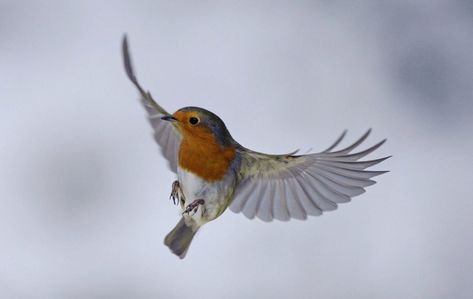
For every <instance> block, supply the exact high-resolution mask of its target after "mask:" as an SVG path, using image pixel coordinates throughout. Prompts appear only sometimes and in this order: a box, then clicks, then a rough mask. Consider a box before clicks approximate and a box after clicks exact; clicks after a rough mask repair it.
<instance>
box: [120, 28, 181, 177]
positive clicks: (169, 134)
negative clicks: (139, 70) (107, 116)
mask: <svg viewBox="0 0 473 299" xmlns="http://www.w3.org/2000/svg"><path fill="white" fill-rule="evenodd" d="M122 51H123V63H124V64H125V71H126V74H127V76H128V78H129V79H130V80H131V82H133V84H134V85H135V86H136V88H137V89H138V91H139V92H140V95H141V102H142V103H143V106H144V107H145V109H146V112H147V113H148V119H149V122H150V123H151V126H152V127H153V129H154V138H155V140H156V142H158V144H159V145H160V147H161V152H162V154H163V156H164V157H165V158H166V159H167V160H168V162H169V167H170V168H171V170H172V171H174V172H177V153H178V150H179V145H180V143H181V135H180V133H179V132H178V130H177V129H176V128H175V127H174V125H173V124H172V123H171V122H168V121H165V120H162V119H161V117H162V116H164V115H169V113H168V112H167V111H166V110H164V109H163V108H162V107H161V106H160V105H159V104H158V103H156V101H155V100H154V99H153V97H152V96H151V93H150V92H149V91H145V90H144V89H143V88H142V87H141V85H140V84H139V83H138V80H137V79H136V76H135V72H134V71H133V66H132V64H131V58H130V51H129V50H128V42H127V38H126V36H125V37H124V38H123V43H122Z"/></svg>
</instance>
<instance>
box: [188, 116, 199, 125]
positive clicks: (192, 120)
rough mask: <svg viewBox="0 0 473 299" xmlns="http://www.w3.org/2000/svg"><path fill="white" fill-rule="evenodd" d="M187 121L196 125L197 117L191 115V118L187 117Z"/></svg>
mask: <svg viewBox="0 0 473 299" xmlns="http://www.w3.org/2000/svg"><path fill="white" fill-rule="evenodd" d="M189 123H190V124H191V125H196V124H198V123H199V119H198V118H197V117H194V116H192V117H191V118H189Z"/></svg>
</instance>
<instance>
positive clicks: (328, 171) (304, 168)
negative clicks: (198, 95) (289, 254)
mask: <svg viewBox="0 0 473 299" xmlns="http://www.w3.org/2000/svg"><path fill="white" fill-rule="evenodd" d="M122 50H123V59H124V64H125V70H126V73H127V75H128V78H129V79H130V80H131V82H133V84H134V85H135V86H136V88H137V89H138V91H139V93H140V95H141V101H142V103H143V105H144V107H145V109H146V111H147V113H148V118H149V121H150V123H151V125H152V127H153V129H154V137H155V139H156V141H157V143H158V144H159V145H160V147H161V152H162V154H163V155H164V157H165V158H166V159H167V160H168V162H169V166H170V168H171V170H172V171H173V172H175V173H176V174H177V180H176V181H175V182H174V183H173V185H172V191H171V195H170V198H171V199H172V200H173V201H174V203H175V204H177V205H179V207H180V209H181V213H182V217H181V219H180V221H179V223H178V224H177V225H176V227H175V228H174V229H173V230H172V231H171V232H170V233H169V234H168V235H167V236H166V238H165V239H164V244H165V245H166V246H168V247H169V248H170V250H171V251H172V252H173V253H174V254H176V255H177V256H179V257H180V258H181V259H182V258H184V257H185V255H186V253H187V250H188V249H189V245H190V243H191V241H192V239H193V237H194V235H195V233H196V232H197V231H198V230H199V228H200V227H201V226H202V225H204V224H205V223H207V222H209V221H212V220H214V219H216V218H217V217H219V216H220V215H221V214H222V213H223V212H224V211H225V210H226V208H227V207H229V208H230V210H231V211H233V212H235V213H239V212H242V213H243V214H244V215H245V216H246V217H248V218H250V219H253V218H255V217H258V218H259V219H261V220H263V221H271V220H273V219H277V220H282V221H287V220H289V219H291V218H295V219H301V220H304V219H306V218H307V216H318V215H322V213H323V212H324V211H331V210H335V209H336V208H337V204H340V203H345V202H349V201H350V199H351V198H352V197H354V196H357V195H360V194H362V193H364V192H365V188H366V187H368V186H370V185H373V184H375V181H373V180H371V178H372V177H374V176H377V175H380V174H383V173H385V172H387V171H368V170H365V169H366V168H368V167H370V166H373V165H376V164H378V163H380V162H382V161H384V160H386V159H387V158H389V157H384V158H381V159H376V160H369V161H359V160H360V159H361V158H363V157H364V156H366V155H368V154H370V153H371V152H373V151H375V150H376V149H377V148H379V147H380V146H381V145H382V144H383V143H384V142H385V141H386V139H384V140H382V141H381V142H379V143H377V144H375V145H374V146H372V147H370V148H368V149H366V150H364V151H360V152H357V153H351V152H352V151H353V150H354V149H355V148H356V147H357V146H358V145H360V144H361V143H362V142H363V141H365V139H366V138H367V137H368V135H369V134H370V131H371V130H368V131H367V132H366V133H365V134H364V135H363V136H362V137H361V138H360V139H358V140H357V141H356V142H355V143H353V144H352V145H351V146H349V147H347V148H344V149H342V150H337V151H335V150H334V148H335V147H336V146H337V145H338V144H339V143H340V142H341V141H342V139H343V137H344V136H345V134H346V131H344V132H343V133H342V135H341V136H340V137H339V138H338V139H337V140H336V141H335V142H334V143H333V144H332V145H331V146H330V147H329V148H327V149H326V150H325V151H322V152H319V153H312V154H304V155H297V152H298V151H295V152H292V153H289V154H284V155H268V154H264V153H259V152H255V151H252V150H250V149H247V148H245V147H243V146H242V145H240V144H239V143H238V142H236V141H235V140H234V139H233V138H232V136H231V135H230V132H229V131H228V130H227V128H226V126H225V123H224V122H223V121H222V120H221V119H220V117H218V116H217V115H216V114H214V113H212V112H210V111H208V110H205V109H203V108H199V107H185V108H181V109H179V110H177V111H176V112H175V113H173V114H169V113H168V112H167V111H166V110H164V109H163V108H162V107H161V106H160V105H159V104H158V103H157V102H156V101H155V100H154V99H153V97H152V96H151V93H150V92H148V91H145V90H144V89H143V88H142V87H141V85H140V84H139V83H138V81H137V79H136V76H135V73H134V71H133V67H132V63H131V58H130V55H129V50H128V43H127V39H126V36H125V37H124V39H123V44H122Z"/></svg>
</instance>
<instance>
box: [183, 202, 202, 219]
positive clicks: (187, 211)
mask: <svg viewBox="0 0 473 299" xmlns="http://www.w3.org/2000/svg"><path fill="white" fill-rule="evenodd" d="M204 203H205V201H204V200H203V199H196V200H194V201H193V202H191V203H190V204H188V205H187V207H186V209H185V210H184V212H182V215H184V214H188V215H190V212H192V215H194V214H195V213H197V209H198V208H199V206H200V205H203V204H204Z"/></svg>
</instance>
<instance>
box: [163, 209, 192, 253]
mask: <svg viewBox="0 0 473 299" xmlns="http://www.w3.org/2000/svg"><path fill="white" fill-rule="evenodd" d="M197 230H198V227H197V226H192V225H188V224H186V222H185V221H184V217H182V218H181V220H180V221H179V223H178V224H177V225H176V227H174V229H173V230H172V231H171V232H170V233H169V234H168V235H167V236H166V238H164V244H165V245H166V246H167V247H169V249H171V251H172V253H174V254H175V255H177V256H178V257H179V258H181V259H183V258H184V257H185V256H186V253H187V250H188V249H189V246H190V245H191V242H192V239H193V238H194V235H195V233H196V232H197Z"/></svg>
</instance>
